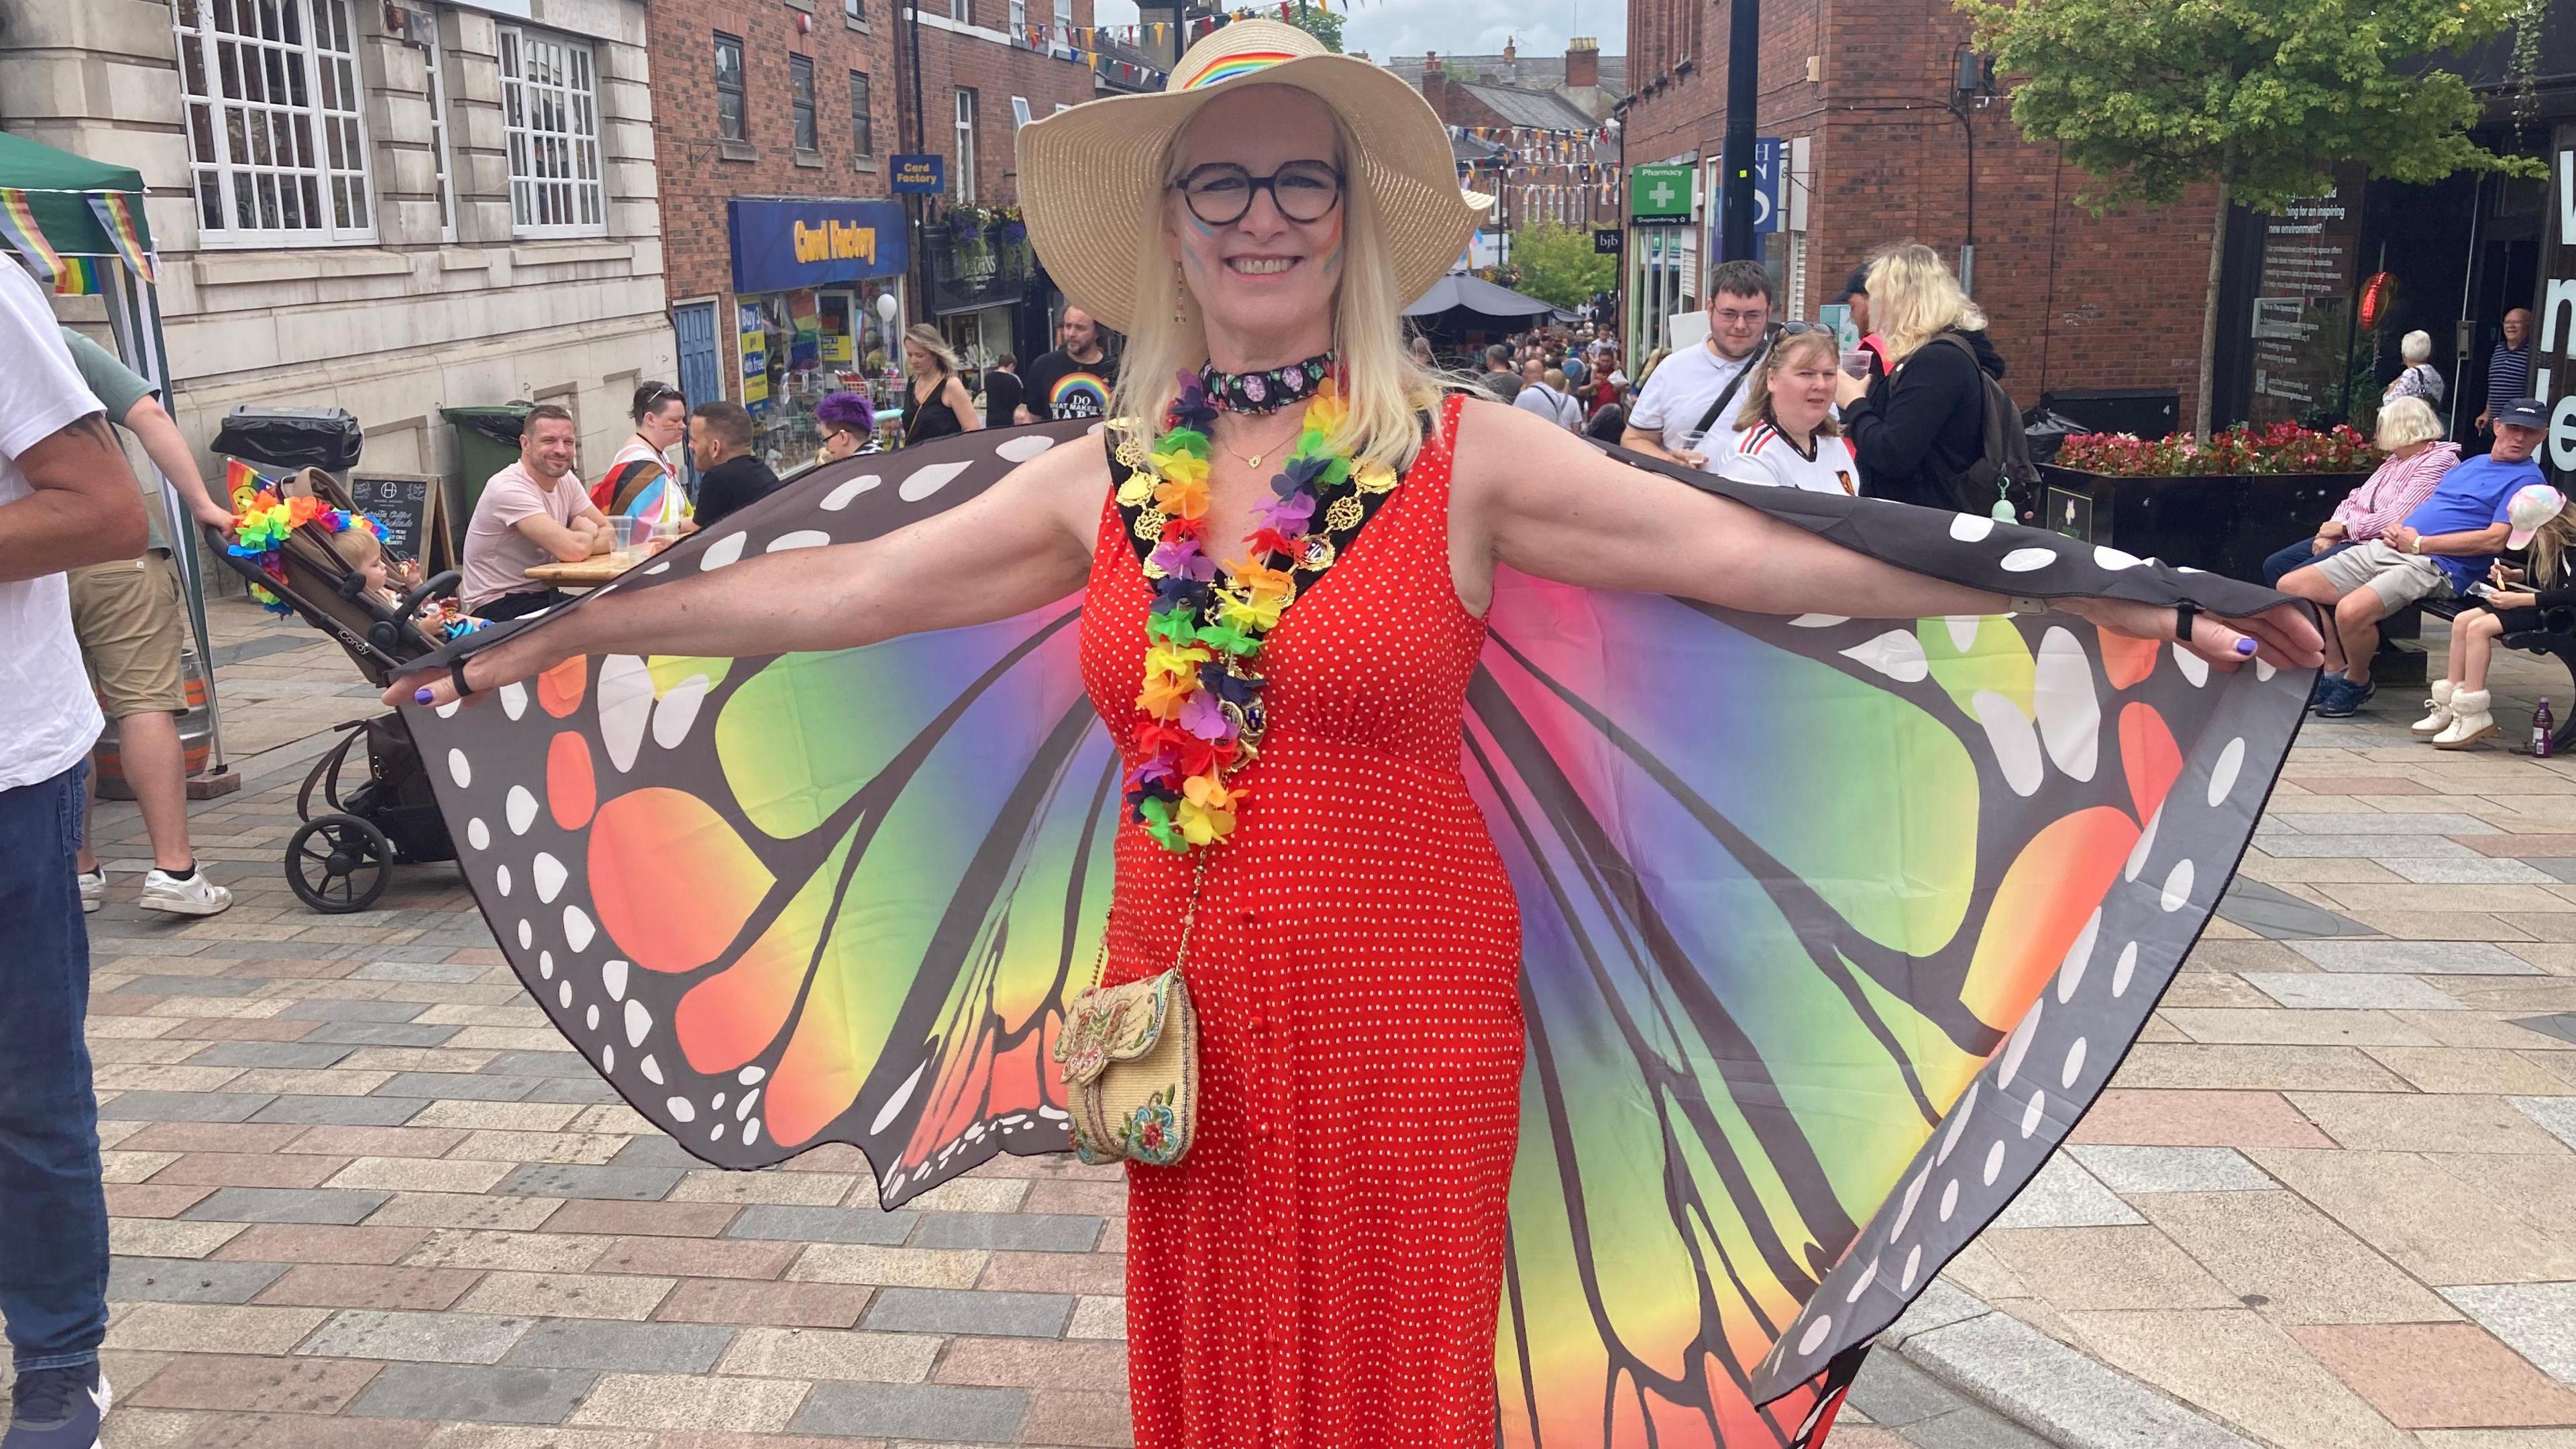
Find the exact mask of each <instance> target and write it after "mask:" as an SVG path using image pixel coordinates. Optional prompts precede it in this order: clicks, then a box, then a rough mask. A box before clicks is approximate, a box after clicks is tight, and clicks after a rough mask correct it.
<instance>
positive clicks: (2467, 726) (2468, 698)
mask: <svg viewBox="0 0 2576 1449" xmlns="http://www.w3.org/2000/svg"><path fill="white" fill-rule="evenodd" d="M2494 702H2495V696H2494V695H2493V694H2492V693H2491V692H2489V691H2487V690H2483V689H2463V690H2461V691H2460V692H2459V693H2457V694H2454V695H2452V696H2451V725H2450V728H2448V729H2446V730H2444V731H2442V732H2441V733H2440V734H2438V735H2435V736H2433V748H2435V749H2437V750H2465V749H2467V748H2468V747H2469V746H2471V745H2474V744H2476V743H2477V742H2478V741H2480V740H2482V739H2485V738H2486V737H2487V736H2489V735H2491V734H2494V733H2495V732H2496V722H2495V716H2494V715H2492V714H2490V713H2488V712H2487V706H2488V705H2490V704H2493V703H2494Z"/></svg>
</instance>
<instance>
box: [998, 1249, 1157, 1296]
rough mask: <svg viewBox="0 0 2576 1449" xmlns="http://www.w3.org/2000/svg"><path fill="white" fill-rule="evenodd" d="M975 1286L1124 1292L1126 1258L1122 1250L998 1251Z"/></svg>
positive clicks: (1043, 1290)
mask: <svg viewBox="0 0 2576 1449" xmlns="http://www.w3.org/2000/svg"><path fill="white" fill-rule="evenodd" d="M975 1286H976V1287H978V1288H1002V1289H1013V1290H1017V1291H1019V1292H1023V1293H1124V1292H1126V1291H1127V1258H1126V1255H1125V1254H1123V1253H995V1254H994V1255H993V1256H992V1258H991V1260H990V1261H988V1262H987V1263H986V1264H985V1265H984V1272H983V1276H981V1277H979V1278H977V1279H976V1280H975Z"/></svg>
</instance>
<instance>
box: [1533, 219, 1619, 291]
mask: <svg viewBox="0 0 2576 1449" xmlns="http://www.w3.org/2000/svg"><path fill="white" fill-rule="evenodd" d="M1512 264H1513V265H1514V266H1516V267H1518V268H1519V269H1520V274H1521V275H1520V284H1519V290H1521V291H1523V292H1526V293H1528V294H1529V295H1531V296H1533V297H1536V298H1538V299H1539V300H1540V301H1542V302H1550V303H1553V304H1555V305H1556V306H1559V307H1564V308H1567V309H1569V310H1570V309H1572V308H1576V307H1580V306H1582V305H1583V304H1584V303H1586V302H1589V301H1591V300H1592V297H1593V294H1594V293H1596V292H1606V291H1608V290H1610V289H1611V288H1613V287H1615V286H1617V285H1619V259H1618V258H1617V257H1605V256H1599V255H1596V254H1595V253H1594V252H1593V250H1592V233H1591V232H1589V231H1586V230H1584V229H1583V228H1581V227H1570V226H1533V227H1525V228H1522V229H1519V230H1516V231H1514V232H1513V233H1512Z"/></svg>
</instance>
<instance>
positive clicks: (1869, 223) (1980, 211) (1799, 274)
mask: <svg viewBox="0 0 2576 1449" xmlns="http://www.w3.org/2000/svg"><path fill="white" fill-rule="evenodd" d="M1726 19H1727V15H1726V10H1725V8H1724V7H1723V6H1710V5H1706V4H1697V3H1685V0H1630V4H1629V7H1628V45H1629V55H1628V64H1627V78H1628V79H1629V81H1630V82H1631V83H1632V84H1633V85H1634V86H1635V92H1634V94H1633V95H1632V96H1631V98H1630V99H1629V101H1628V102H1627V104H1626V105H1625V106H1624V107H1623V111H1622V114H1623V116H1624V118H1625V122H1626V129H1625V134H1624V138H1623V139H1624V142H1625V151H1626V161H1627V164H1628V165H1629V166H1631V167H1634V166H1638V165H1641V164H1647V163H1657V162H1680V163H1686V164H1688V165H1690V166H1691V167H1692V168H1693V169H1694V171H1695V173H1696V175H1697V176H1698V178H1699V195H1700V199H1701V203H1702V204H1701V206H1700V208H1699V210H1698V212H1697V213H1696V221H1695V224H1694V225H1692V226H1689V227H1682V228H1643V227H1641V228H1634V229H1633V230H1632V235H1631V239H1630V245H1629V247H1628V250H1627V256H1626V266H1627V279H1626V280H1627V294H1628V303H1629V313H1628V321H1629V326H1630V329H1631V334H1630V335H1631V337H1632V339H1633V342H1634V345H1636V346H1639V347H1640V348H1648V347H1652V346H1657V345H1661V343H1662V342H1663V341H1664V338H1665V333H1664V328H1665V319H1666V318H1667V317H1668V316H1669V315H1670V314H1671V313H1673V312H1676V311H1682V310H1687V309H1688V308H1690V307H1695V306H1697V305H1698V302H1699V296H1700V288H1699V278H1700V277H1701V276H1702V275H1704V274H1705V269H1706V267H1707V265H1708V264H1709V261H1710V259H1711V258H1712V257H1713V255H1714V252H1715V247H1714V246H1713V245H1711V242H1712V241H1713V239H1714V234H1715V229H1716V219H1715V210H1714V208H1713V207H1712V206H1710V205H1709V204H1708V203H1709V200H1710V198H1711V197H1712V196H1713V195H1714V193H1715V190H1716V186H1715V182H1716V179H1717V174H1718V164H1719V161H1718V158H1719V151H1720V149H1721V142H1722V140H1723V138H1724V135H1725V129H1726V71H1727V55H1726ZM1762 41H1763V43H1762V58H1761V71H1760V75H1761V83H1760V97H1761V99H1760V106H1759V110H1758V112H1757V130H1758V133H1759V134H1760V135H1762V136H1766V137H1779V138H1781V140H1782V141H1783V143H1784V144H1783V146H1782V148H1781V150H1782V153H1783V156H1784V158H1786V160H1787V170H1788V172H1789V175H1788V177H1787V184H1786V186H1785V187H1784V188H1783V196H1782V201H1783V205H1782V207H1781V210H1782V213H1783V215H1782V217H1781V222H1782V225H1781V228H1780V230H1779V231H1777V232H1775V233H1772V234H1769V235H1766V236H1764V237H1763V238H1762V241H1763V243H1764V247H1765V251H1764V260H1765V261H1766V262H1768V263H1769V264H1770V266H1771V268H1772V272H1773V275H1774V276H1775V277H1776V278H1777V279H1778V280H1779V281H1780V283H1781V290H1782V292H1783V295H1784V298H1785V300H1786V302H1787V304H1788V310H1789V312H1790V313H1791V314H1792V315H1795V316H1800V317H1813V316H1814V315H1815V311H1816V307H1817V306H1818V305H1819V304H1820V303H1823V302H1827V301H1830V300H1831V299H1832V298H1833V296H1834V295H1835V294H1836V293H1837V292H1839V291H1840V290H1841V286H1842V278H1843V276H1844V274H1845V273H1847V272H1848V271H1850V269H1851V268H1852V267H1853V266H1854V265H1856V264H1857V263H1859V262H1860V261H1861V260H1862V259H1863V258H1864V257H1866V256H1867V255H1868V254H1869V252H1870V251H1871V250H1872V249H1873V248H1875V247H1877V246H1880V245H1882V244H1884V243H1887V242H1893V241H1908V240H1910V241H1920V242H1925V243H1928V244H1930V245H1931V246H1933V247H1934V248H1936V249H1938V250H1939V251H1940V252H1941V253H1942V255H1943V256H1944V257H1947V258H1949V259H1951V261H1952V262H1953V264H1954V265H1956V264H1957V261H1958V258H1959V253H1960V247H1961V245H1962V244H1963V243H1964V242H1965V241H1966V240H1967V238H1968V220H1969V207H1970V203H1971V199H1972V197H1973V203H1974V208H1975V227H1976V234H1975V239H1976V250H1975V263H1974V287H1975V292H1976V296H1977V300H1978V303H1979V304H1980V305H1981V306H1983V307H1984V308H1985V310H1986V313H1987V315H1988V316H1989V317H1990V318H1991V319H1992V323H1993V336H1994V341H1995V344H1996V345H1997V346H1998V347H1999V348H2001V349H2002V351H2003V354H2004V356H2005V358H2006V359H2007V361H2008V362H2009V363H2010V364H2011V369H2012V372H2011V376H2010V378H2009V379H2008V381H2009V383H2010V385H2011V387H2012V389H2013V393H2014V396H2015V397H2016V398H2018V399H2019V400H2020V401H2021V402H2022V403H2023V404H2024V405H2025V406H2027V405H2029V404H2031V403H2033V402H2036V401H2037V400H2038V398H2039V396H2040V394H2041V393H2043V392H2045V391H2048V390H2051V389H2064V388H2171V389H2174V390H2175V391H2177V392H2179V393H2180V395H2181V400H2182V404H2183V407H2184V409H2185V410H2186V411H2188V409H2189V407H2190V401H2191V397H2192V394H2193V390H2194V382H2195V379H2196V375H2197V370H2198V357H2199V353H2200V334H2201V319H2202V297H2203V294H2204V288H2205V287H2206V285H2207V279H2208V267H2209V249H2210V234H2211V228H2212V225H2213V224H2214V222H2215V221H2216V216H2215V212H2214V206H2213V205H2212V204H2211V202H2210V201H2209V200H2207V199H2203V198H2199V197H2194V196H2187V197H2186V198H2185V199H2184V200H2183V201H2182V202H2180V203H2178V204H2177V205H2175V206H2173V207H2170V208H2166V209H2161V210H2152V209H2145V208H2135V207H2124V208H2120V209H2116V210H2113V211H2111V212H2110V213H2108V214H2106V215H2103V216H2100V217H2096V216H2094V215H2093V214H2092V213H2091V211H2089V210H2088V209H2087V208H2085V207H2084V206H2083V205H2082V204H2081V202H2080V200H2079V198H2080V197H2081V195H2082V193H2083V191H2084V189H2085V184H2086V181H2087V178H2086V177H2085V176H2084V174H2083V173H2081V172H2079V171H2077V170H2075V169H2074V168H2072V167H2069V166H2066V165H2064V164H2063V163H2062V162H2061V160H2060V158H2059V155H2058V150H2057V147H2056V146H2055V145H2053V144H2047V145H2043V144H2033V143H2030V142H2026V141H2024V140H2022V139H2021V137H2020V135H2019V133H2018V132H2017V131H2016V130H2015V128H2014V126H2013V124H2012V120H2011V116H2010V113H2009V111H2010V107H2009V99H2008V97H2002V96H1999V97H1995V98H1992V99H1991V100H1988V101H1985V102H1980V101H1977V100H1975V99H1970V100H1968V101H1966V102H1965V103H1964V104H1963V105H1961V106H1960V107H1959V109H1958V111H1953V110H1952V109H1951V107H1952V105H1953V102H1954V99H1955V98H1956V95H1957V91H1956V87H1957V77H1958V69H1959V55H1960V53H1961V51H1962V50H1963V49H1964V48H1965V47H1966V46H1967V44H1968V41H1969V27H1968V23H1967V21H1966V20H1965V19H1964V18H1963V17H1961V16H1960V15H1959V14H1958V13H1957V12H1956V11H1955V10H1954V9H1953V8H1952V7H1951V5H1950V4H1949V0H1816V3H1815V4H1813V5H1811V6H1804V7H1791V6H1780V5H1774V6H1771V7H1769V8H1768V9H1767V10H1766V11H1765V13H1764V16H1763V38H1762ZM1962 113H1964V116H1963V114H1962ZM1972 147H1973V150H1972ZM1972 154H1973V156H1974V172H1975V184H1974V188H1973V191H1971V188H1970V185H1969V169H1970V160H1969V158H1970V156H1971V155H1972ZM2181 421H2182V422H2183V423H2184V424H2186V425H2187V424H2188V423H2189V421H2190V420H2189V419H2188V418H2183V419H2181Z"/></svg>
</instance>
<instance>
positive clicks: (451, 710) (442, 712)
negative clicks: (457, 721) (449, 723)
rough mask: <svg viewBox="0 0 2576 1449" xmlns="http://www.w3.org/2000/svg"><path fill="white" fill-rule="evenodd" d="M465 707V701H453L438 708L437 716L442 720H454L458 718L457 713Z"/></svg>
mask: <svg viewBox="0 0 2576 1449" xmlns="http://www.w3.org/2000/svg"><path fill="white" fill-rule="evenodd" d="M464 707H465V701H463V700H461V699H451V700H449V701H448V702H447V703H445V704H442V705H440V706H439V707H438V709H437V714H438V717H439V718H440V719H454V718H456V712H457V711H458V710H460V709H463V708H464Z"/></svg>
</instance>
